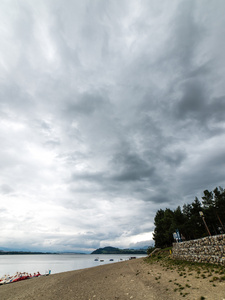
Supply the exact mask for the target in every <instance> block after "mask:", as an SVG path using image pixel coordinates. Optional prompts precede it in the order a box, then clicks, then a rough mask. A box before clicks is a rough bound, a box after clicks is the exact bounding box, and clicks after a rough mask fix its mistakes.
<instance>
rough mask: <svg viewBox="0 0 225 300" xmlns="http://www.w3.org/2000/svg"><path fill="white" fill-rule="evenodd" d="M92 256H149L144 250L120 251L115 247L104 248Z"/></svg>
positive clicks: (94, 252)
mask: <svg viewBox="0 0 225 300" xmlns="http://www.w3.org/2000/svg"><path fill="white" fill-rule="evenodd" d="M91 254H147V250H144V249H137V250H135V249H119V248H115V247H110V246H109V247H104V248H99V249H97V250H95V251H93V252H92V253H91Z"/></svg>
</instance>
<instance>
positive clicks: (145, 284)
mask: <svg viewBox="0 0 225 300" xmlns="http://www.w3.org/2000/svg"><path fill="white" fill-rule="evenodd" d="M196 275H197V273H196V272H192V274H187V275H186V276H185V277H186V278H183V277H181V276H179V273H178V272H177V271H176V270H174V269H173V270H166V269H165V267H163V266H161V265H160V263H159V262H153V263H147V262H146V261H145V260H144V258H137V259H134V260H128V261H121V262H116V263H113V264H105V265H101V266H95V267H91V268H86V269H80V270H75V271H68V272H62V273H57V274H52V275H49V276H40V277H37V278H32V279H28V280H24V281H20V282H15V283H12V284H6V285H2V286H0V299H1V300H18V299H19V300H27V299H29V300H34V299H35V300H44V299H46V300H50V299H51V300H53V299H54V300H73V299H74V300H89V299H95V300H113V299H114V300H115V299H117V300H125V299H126V300H127V299H135V300H143V299H148V300H150V299H157V300H161V299H162V300H168V299H174V300H176V299H184V297H185V299H190V300H193V299H201V297H205V298H202V299H212V300H217V299H218V300H222V299H223V298H225V284H224V283H223V282H218V283H216V286H213V283H211V284H209V281H206V279H203V278H196ZM206 283H207V284H206ZM181 285H182V287H183V289H182V292H181V290H179V289H178V287H179V286H181ZM176 289H178V290H176ZM181 293H182V294H181ZM184 295H185V296H184Z"/></svg>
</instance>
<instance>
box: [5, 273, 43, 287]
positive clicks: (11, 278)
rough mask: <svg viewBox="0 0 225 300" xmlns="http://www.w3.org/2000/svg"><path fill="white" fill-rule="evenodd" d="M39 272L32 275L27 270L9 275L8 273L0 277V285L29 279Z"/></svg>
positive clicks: (37, 275)
mask: <svg viewBox="0 0 225 300" xmlns="http://www.w3.org/2000/svg"><path fill="white" fill-rule="evenodd" d="M39 276H41V274H40V273H39V272H37V273H34V274H33V275H32V274H30V273H27V272H16V274H14V275H12V276H10V275H4V276H3V277H2V278H0V285H2V284H7V283H12V282H17V281H21V280H25V279H30V278H34V277H39Z"/></svg>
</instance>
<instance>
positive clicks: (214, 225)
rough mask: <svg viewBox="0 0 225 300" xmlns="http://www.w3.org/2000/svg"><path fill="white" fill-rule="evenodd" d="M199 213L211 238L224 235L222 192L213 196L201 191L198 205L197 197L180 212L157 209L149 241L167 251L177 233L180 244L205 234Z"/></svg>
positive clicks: (206, 191) (217, 189)
mask: <svg viewBox="0 0 225 300" xmlns="http://www.w3.org/2000/svg"><path fill="white" fill-rule="evenodd" d="M200 211H202V212H203V214H204V219H205V222H206V225H207V226H208V229H209V232H210V234H211V235H216V234H220V233H225V190H224V189H223V188H221V187H219V188H215V189H214V190H213V192H209V191H208V190H205V191H204V196H203V197H202V200H201V201H200V200H199V199H198V198H197V197H196V198H195V200H194V201H193V202H192V203H191V204H184V205H183V208H182V209H181V208H180V206H178V207H177V208H176V209H175V210H171V209H169V208H166V209H165V210H163V209H160V210H158V211H157V213H156V215H155V219H154V221H155V223H154V224H155V230H154V234H153V238H154V240H155V247H159V248H164V247H169V246H171V245H172V243H173V242H174V239H173V233H174V232H175V230H176V229H178V230H179V232H180V234H181V235H182V239H183V240H191V239H197V238H201V237H204V236H208V235H209V233H208V231H207V228H206V226H205V224H204V220H203V219H202V217H201V216H200V214H199V212H200Z"/></svg>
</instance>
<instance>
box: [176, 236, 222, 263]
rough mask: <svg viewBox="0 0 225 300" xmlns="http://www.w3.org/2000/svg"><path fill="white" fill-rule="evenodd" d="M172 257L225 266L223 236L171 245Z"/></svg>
mask: <svg viewBox="0 0 225 300" xmlns="http://www.w3.org/2000/svg"><path fill="white" fill-rule="evenodd" d="M173 257H174V258H176V259H184V260H189V261H194V262H205V263H214V264H215V263H216V264H222V265H225V234H221V235H215V236H210V237H205V238H202V239H198V240H191V241H186V242H181V243H173Z"/></svg>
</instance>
